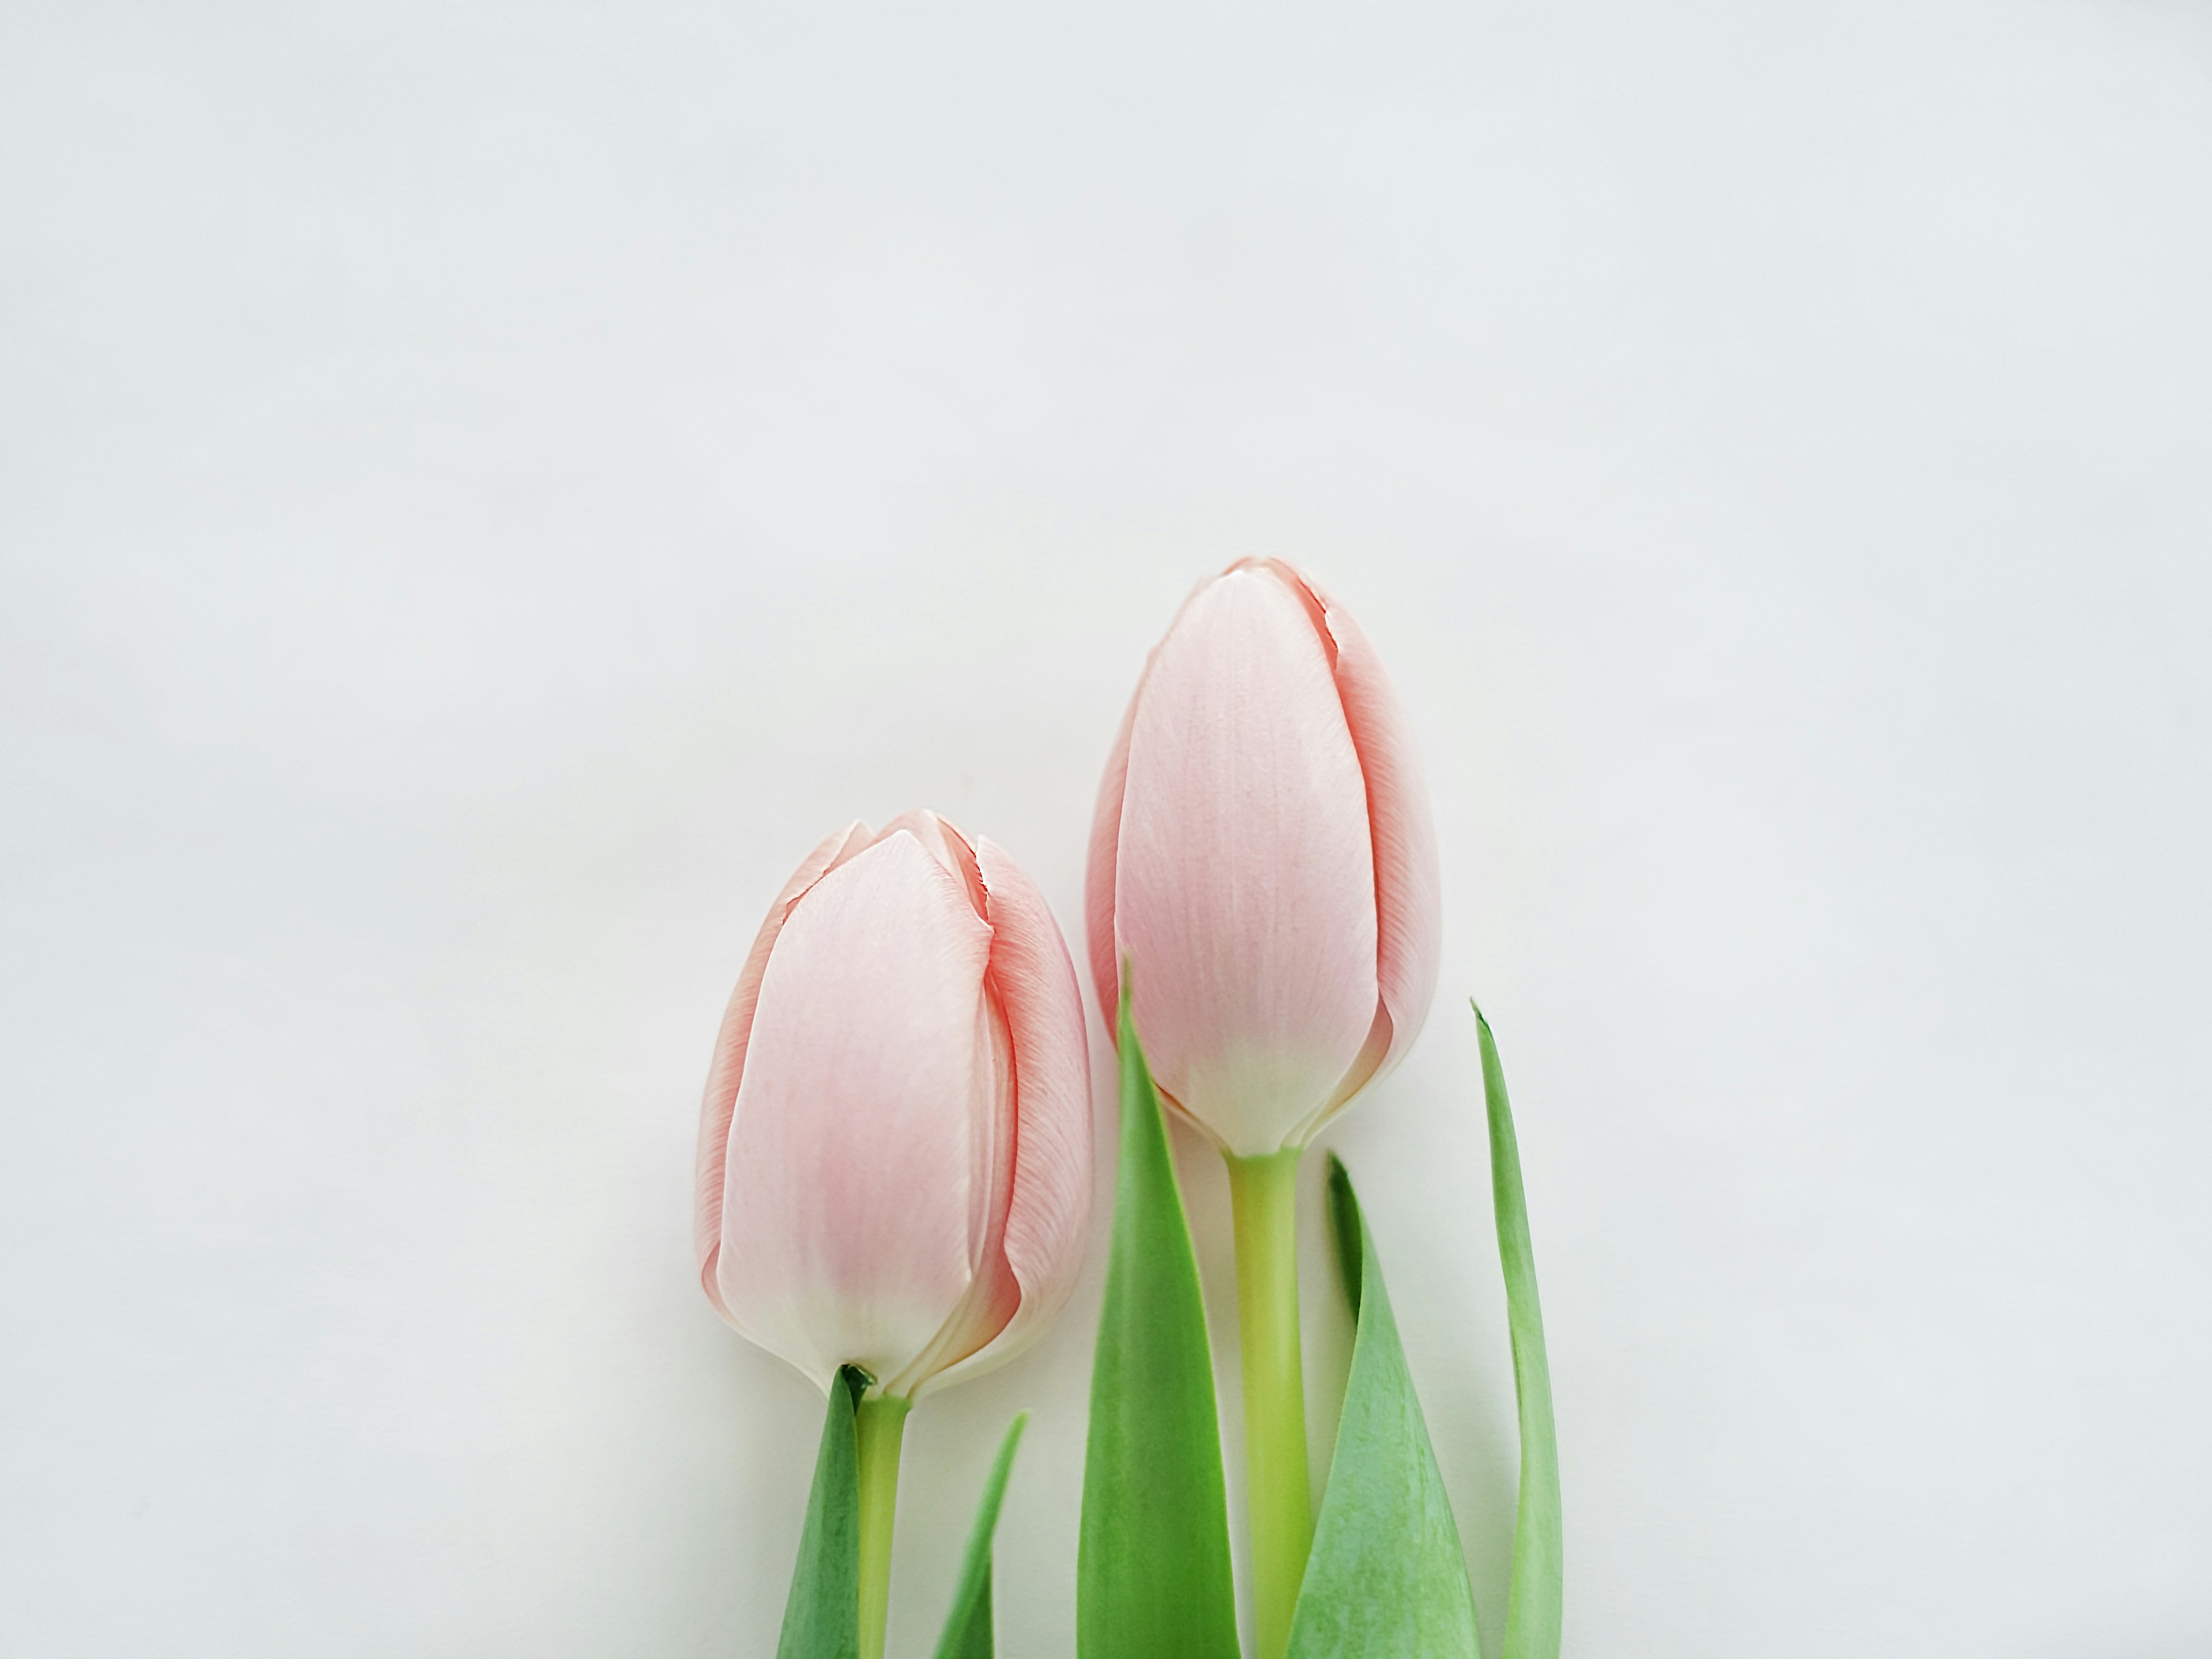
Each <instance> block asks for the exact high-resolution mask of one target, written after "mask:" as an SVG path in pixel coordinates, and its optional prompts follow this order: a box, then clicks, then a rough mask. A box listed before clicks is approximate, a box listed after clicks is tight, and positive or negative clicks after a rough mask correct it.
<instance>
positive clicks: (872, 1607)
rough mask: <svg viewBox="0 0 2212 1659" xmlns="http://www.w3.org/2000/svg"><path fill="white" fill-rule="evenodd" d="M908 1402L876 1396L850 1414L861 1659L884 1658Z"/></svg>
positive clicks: (910, 1402) (911, 1402) (909, 1404)
mask: <svg viewBox="0 0 2212 1659" xmlns="http://www.w3.org/2000/svg"><path fill="white" fill-rule="evenodd" d="M913 1407H914V1402H913V1401H911V1400H899V1399H895V1398H893V1397H892V1396H891V1395H878V1396H877V1397H876V1398H874V1399H872V1400H863V1401H861V1402H860V1409H859V1411H858V1412H856V1413H854V1419H853V1428H854V1434H855V1436H856V1437H857V1438H858V1440H859V1447H858V1449H859V1452H860V1659H884V1626H885V1624H886V1622H887V1621H888V1620H889V1618H890V1606H891V1522H893V1520H895V1519H896V1516H897V1514H898V1468H899V1443H900V1442H901V1441H902V1439H903V1438H904V1437H905V1436H906V1414H907V1413H908V1411H910V1410H911V1409H913Z"/></svg>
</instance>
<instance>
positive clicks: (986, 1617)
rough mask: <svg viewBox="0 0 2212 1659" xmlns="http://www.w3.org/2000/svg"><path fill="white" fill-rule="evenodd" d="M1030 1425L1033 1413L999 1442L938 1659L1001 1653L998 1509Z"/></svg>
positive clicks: (987, 1658)
mask: <svg viewBox="0 0 2212 1659" xmlns="http://www.w3.org/2000/svg"><path fill="white" fill-rule="evenodd" d="M1029 1420H1030V1414H1029V1413H1027V1412H1022V1413H1018V1414H1017V1415H1016V1416H1015V1418H1014V1420H1013V1421H1012V1423H1010V1424H1008V1425H1006V1438H1005V1439H1004V1440H1001V1441H1000V1443H999V1455H998V1456H997V1457H996V1458H995V1459H994V1460H993V1462H992V1464H991V1473H990V1474H988V1475H987V1476H986V1477H985V1478H984V1481H983V1496H982V1498H981V1499H980V1500H978V1502H977V1503H976V1505H975V1523H974V1524H973V1525H972V1526H970V1527H969V1529H968V1554H967V1557H966V1559H964V1560H963V1561H962V1562H961V1564H960V1584H959V1588H958V1589H956V1590H954V1591H953V1593H952V1611H951V1612H950V1613H947V1614H945V1634H944V1635H942V1636H940V1637H939V1638H938V1639H937V1659H993V1656H994V1652H995V1650H996V1637H995V1633H994V1631H993V1629H992V1626H991V1534H993V1533H994V1532H996V1531H997V1530H998V1528H999V1505H1000V1503H1002V1502H1003V1501H1004V1500H1005V1498H1006V1477H1007V1476H1008V1475H1009V1474H1012V1473H1013V1468H1014V1448H1015V1447H1017V1446H1018V1445H1019V1444H1021V1440H1022V1431H1023V1430H1024V1428H1026V1427H1028V1426H1029Z"/></svg>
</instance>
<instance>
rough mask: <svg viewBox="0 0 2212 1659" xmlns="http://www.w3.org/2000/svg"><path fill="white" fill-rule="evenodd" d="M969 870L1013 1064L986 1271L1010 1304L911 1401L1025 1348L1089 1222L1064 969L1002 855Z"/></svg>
mask: <svg viewBox="0 0 2212 1659" xmlns="http://www.w3.org/2000/svg"><path fill="white" fill-rule="evenodd" d="M975 860H976V865H977V868H978V870H979V872H980V873H981V879H982V884H983V892H984V898H985V905H986V909H987V915H988V918H989V921H990V924H991V933H992V939H991V966H990V981H991V988H992V992H993V994H994V996H995V997H996V999H997V1000H998V1003H999V1005H1000V1007H1001V1008H1003V1009H1004V1010H1005V1012H1006V1025H1007V1030H1008V1032H1009V1035H1010V1036H1012V1048H1013V1056H1014V1087H1013V1091H1012V1093H1013V1101H1014V1111H1015V1121H1014V1134H1013V1151H1014V1170H1013V1193H1012V1200H1011V1204H1010V1206H1009V1208H1008V1211H1007V1214H1006V1232H1005V1238H1004V1243H1003V1255H1002V1261H1001V1262H1000V1264H998V1265H1000V1267H1002V1269H1003V1270H1004V1271H1005V1272H1006V1273H1009V1274H1011V1276H1012V1287H1013V1289H1014V1291H1015V1293H1016V1296H1017V1297H1018V1303H1017V1305H1016V1306H1015V1308H1014V1310H1013V1313H1012V1318H1011V1319H1009V1320H1007V1321H1006V1322H1005V1323H1004V1325H1003V1326H1002V1327H1001V1328H1000V1329H998V1330H997V1331H996V1333H995V1334H994V1336H993V1337H992V1338H991V1339H990V1340H988V1343H987V1346H984V1347H983V1348H982V1349H981V1351H979V1352H975V1353H973V1354H972V1355H969V1357H967V1358H965V1359H964V1360H963V1361H962V1362H961V1363H959V1364H954V1365H951V1366H949V1367H947V1368H946V1369H945V1370H943V1371H942V1372H940V1373H939V1375H938V1376H935V1377H933V1378H932V1379H931V1380H930V1381H929V1382H928V1383H927V1384H926V1385H925V1387H924V1388H923V1389H918V1390H917V1391H916V1392H917V1394H920V1393H922V1392H927V1390H928V1389H934V1388H935V1387H937V1386H938V1385H939V1383H946V1382H951V1381H954V1380H957V1379H958V1378H961V1377H966V1376H973V1375H975V1373H976V1372H977V1371H979V1370H988V1369H989V1368H990V1367H992V1366H994V1365H996V1364H1000V1363H1001V1362H1003V1361H1005V1360H1007V1359H1010V1358H1012V1357H1013V1356H1014V1355H1015V1354H1017V1353H1018V1352H1021V1350H1022V1349H1023V1348H1024V1347H1026V1346H1029V1344H1030V1341H1031V1340H1034V1339H1035V1337H1036V1334H1037V1333H1038V1332H1039V1331H1041V1330H1042V1328H1044V1323H1045V1322H1046V1321H1048V1320H1049V1319H1050V1318H1051V1317H1052V1316H1053V1315H1054V1314H1056V1313H1058V1312H1059V1311H1060V1309H1061V1308H1062V1307H1064V1306H1066V1303H1067V1298H1068V1297H1069V1295H1070V1294H1071V1293H1072V1292H1073V1290H1074V1288H1075V1279H1076V1275H1077V1274H1078V1273H1080V1272H1081V1271H1082V1269H1083V1250H1084V1243H1085V1236H1086V1234H1087V1232H1088V1230H1089V1223H1090V1217H1091V1056H1090V1047H1089V1043H1088V1041H1087V1040H1086V1038H1085V1035H1084V1028H1083V995H1082V993H1081V991H1080V990H1079V989H1078V988H1077V986H1076V980H1075V964H1074V963H1073V962H1072V961H1070V960H1069V958H1068V954H1067V945H1066V941H1065V940H1064V939H1061V937H1060V927H1059V925H1058V924H1057V923H1055V922H1054V921H1053V917H1052V910H1051V908H1050V907H1049V906H1048V905H1047V904H1046V902H1045V900H1044V895H1043V894H1042V893H1041V892H1040V891H1038V890H1037V887H1036V883H1034V882H1032V881H1031V880H1030V878H1029V877H1028V876H1027V875H1026V874H1024V872H1023V871H1022V870H1021V868H1020V866H1018V865H1016V864H1015V863H1014V861H1013V860H1012V858H1010V857H1008V856H1007V854H1006V849H1005V848H1001V847H999V846H997V845H995V844H994V843H993V842H988V841H978V842H976V843H975ZM990 1268H991V1264H988V1263H987V1264H986V1265H985V1266H984V1267H983V1268H982V1269H981V1271H982V1272H986V1273H987V1272H989V1271H990Z"/></svg>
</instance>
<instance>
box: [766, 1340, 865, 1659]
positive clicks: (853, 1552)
mask: <svg viewBox="0 0 2212 1659" xmlns="http://www.w3.org/2000/svg"><path fill="white" fill-rule="evenodd" d="M867 1386H868V1378H867V1374H866V1372H864V1371H862V1370H859V1369H857V1368H856V1367H854V1366H851V1365H848V1366H846V1367H845V1368H844V1369H843V1370H841V1371H839V1372H838V1373H837V1380H836V1382H834V1383H831V1384H830V1385H829V1418H828V1419H827V1420H826V1421H824V1422H823V1425H822V1449H821V1450H820V1451H818V1452H817V1453H816V1454H815V1457H814V1490H813V1492H812V1493H811V1495H810V1496H809V1497H808V1498H807V1500H806V1526H805V1530H804V1531H802V1532H801V1533H800V1534H799V1561H798V1564H797V1565H795V1566H793V1568H792V1571H791V1594H790V1595H789V1596H787V1598H786V1599H785V1601H784V1604H783V1634H782V1635H781V1638H778V1640H777V1642H776V1644H775V1659H860V1461H859V1459H860V1453H859V1449H858V1443H857V1441H856V1438H855V1436H854V1430H853V1412H854V1407H856V1406H858V1404H859V1403H860V1394H861V1391H862V1390H863V1389H866V1387H867Z"/></svg>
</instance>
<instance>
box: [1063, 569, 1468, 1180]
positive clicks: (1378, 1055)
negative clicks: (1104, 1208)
mask: <svg viewBox="0 0 2212 1659" xmlns="http://www.w3.org/2000/svg"><path fill="white" fill-rule="evenodd" d="M1087 908H1088V910H1089V913H1090V914H1089V917H1088V921H1089V924H1090V934H1091V972H1092V974H1093V975H1095V976H1096V978H1097V986H1098V1000H1099V1004H1100V1006H1102V1007H1103V1008H1104V1009H1105V1010H1106V1016H1107V1019H1108V1022H1109V1024H1110V1023H1111V1022H1112V1019H1113V1017H1114V1015H1113V1010H1114V1006H1115V1000H1116V998H1117V995H1118V993H1119V988H1120V980H1121V975H1120V964H1121V962H1122V961H1123V960H1125V959H1126V960H1127V961H1128V962H1129V963H1131V964H1132V967H1133V970H1134V974H1135V984H1134V987H1133V989H1134V993H1135V1006H1134V1013H1135V1016H1136V1022H1137V1030H1138V1031H1139V1033H1140V1034H1141V1035H1142V1036H1143V1037H1144V1041H1145V1052H1146V1056H1147V1058H1149V1059H1150V1060H1151V1061H1152V1070H1153V1073H1154V1075H1155V1077H1156V1078H1157V1079H1158V1083H1159V1085H1160V1088H1161V1090H1162V1091H1163V1092H1164V1093H1165V1094H1166V1095H1168V1096H1169V1097H1170V1098H1171V1099H1172V1100H1173V1101H1174V1103H1176V1106H1178V1107H1179V1108H1181V1109H1182V1112H1183V1114H1184V1115H1186V1116H1187V1117H1188V1118H1189V1119H1191V1120H1192V1121H1194V1122H1195V1123H1196V1124H1197V1125H1198V1126H1199V1127H1200V1128H1202V1129H1204V1130H1205V1131H1206V1133H1208V1134H1210V1135H1211V1136H1212V1138H1213V1139H1214V1140H1215V1141H1216V1142H1217V1143H1218V1145H1219V1146H1221V1148H1222V1150H1223V1151H1225V1152H1229V1153H1231V1154H1232V1155H1234V1156H1237V1157H1240V1158H1258V1157H1265V1156H1267V1155H1269V1154H1272V1153H1274V1152H1280V1151H1283V1150H1285V1148H1295V1147H1299V1146H1304V1145H1306V1144H1307V1142H1309V1141H1310V1140H1311V1139H1312V1138H1313V1136H1314V1135H1315V1133H1316V1132H1317V1131H1318V1130H1319V1129H1320V1127H1322V1124H1323V1123H1325V1122H1327V1121H1328V1119H1329V1118H1331V1117H1332V1116H1334V1115H1335V1114H1336V1113H1337V1112H1338V1111H1339V1110H1340V1109H1342V1108H1343V1107H1344V1106H1345V1105H1346V1103H1348V1102H1349V1101H1350V1100H1351V1099H1352V1097H1353V1096H1354V1095H1356V1094H1358V1092H1359V1091H1360V1090H1362V1089H1363V1088H1364V1087H1366V1085H1368V1084H1370V1083H1371V1082H1373V1081H1374V1080H1375V1079H1376V1078H1378V1077H1380V1076H1381V1075H1383V1073H1385V1072H1387V1071H1388V1070H1389V1068H1390V1067H1391V1066H1394V1065H1395V1064H1396V1063H1397V1060H1398V1059H1399V1057H1400V1056H1401V1055H1402V1054H1404V1053H1405V1051H1406V1049H1407V1046H1408V1045H1410V1044H1411V1043H1412V1042H1413V1037H1414V1036H1415V1034H1416V1033H1418V1032H1419V1030H1420V1029H1421V1022H1422V1021H1423V1020H1424V1019H1425V1018H1426V1017H1427V1015H1428V1012H1429V1000H1430V998H1431V996H1432V995H1433V994H1434V993H1435V991H1436V982H1437V953H1438V942H1439V937H1440V933H1441V925H1440V924H1441V918H1440V915H1439V906H1438V901H1437V846H1436V830H1435V828H1434V826H1433V824H1432V823H1431V820H1430V817H1429V804H1428V798H1427V795H1426V793H1425V791H1424V790H1423V788H1422V786H1421V778H1420V769H1419V764H1418V763H1417V761H1416V759H1415V757H1414V754H1413V744H1412V743H1411V741H1410V740H1409V738H1408V737H1407V732H1406V729H1405V725H1404V722H1403V720H1401V718H1400V715H1399V713H1398V704H1397V699H1396V697H1395V696H1393V695H1392V692H1391V690H1390V684H1389V679H1388V678H1386V677H1385V676H1384V674H1383V665H1382V663H1381V662H1380V661H1379V660H1378V659H1376V655H1375V651H1374V647H1371V646H1370V645H1369V644H1368V642H1367V636H1366V635H1364V634H1363V633H1361V632H1360V630H1359V627H1358V623H1354V622H1353V621H1352V618H1351V617H1350V616H1349V615H1347V614H1346V612H1345V611H1344V609H1343V607H1342V606H1340V605H1337V604H1336V603H1335V602H1334V601H1333V600H1332V599H1329V597H1328V595H1327V594H1325V593H1323V592H1322V591H1321V590H1320V589H1319V588H1318V587H1316V586H1314V584H1313V583H1312V582H1310V581H1309V580H1306V579H1305V578H1304V576H1302V575H1300V574H1298V573H1297V571H1296V570H1293V569H1292V568H1291V567H1290V566H1289V565H1286V564H1284V563H1282V562H1280V561H1279V560H1275V559H1241V560H1239V561H1238V562H1237V563H1235V564H1233V565H1231V566H1230V568H1228V569H1226V570H1225V571H1223V572H1222V573H1221V574H1219V575H1218V576H1212V577H1209V578H1207V579H1206V580H1205V581H1203V582H1200V584H1199V585H1198V587H1197V589H1196V591H1194V592H1193V593H1192V594H1191V596H1190V598H1189V599H1188V600H1187V601H1185V603H1184V605H1183V607H1182V611H1180V612H1179V613H1178V614H1177V615H1176V619H1175V621H1174V623H1171V624H1170V627H1169V629H1168V632H1167V637H1166V638H1164V639H1163V640H1162V641H1160V643H1159V644H1158V647H1155V648H1154V650H1153V652H1152V657H1151V659H1150V660H1149V661H1148V662H1147V663H1146V665H1145V673H1144V678H1142V679H1140V680H1139V682H1138V684H1137V694H1136V696H1134V697H1133V698H1132V699H1131V700H1130V702H1129V712H1128V714H1127V717H1126V718H1125V719H1124V720H1123V721H1122V723H1121V738H1120V739H1119V740H1118V741H1117V742H1116V744H1115V748H1114V753H1113V757H1112V758H1111V759H1110V760H1109V761H1108V762H1107V765H1106V776H1105V780H1104V782H1103V784H1102V786H1101V787H1100V789H1099V792H1098V811H1097V819H1096V821H1095V823H1094V825H1093V828H1092V830H1091V870H1090V879H1089V892H1088V902H1087Z"/></svg>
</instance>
